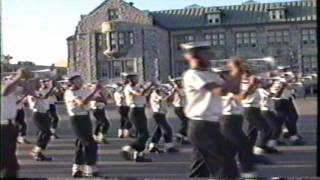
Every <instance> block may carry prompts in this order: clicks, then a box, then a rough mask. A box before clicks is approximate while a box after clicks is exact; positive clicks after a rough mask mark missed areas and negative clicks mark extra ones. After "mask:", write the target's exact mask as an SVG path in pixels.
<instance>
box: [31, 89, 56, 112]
mask: <svg viewBox="0 0 320 180" xmlns="http://www.w3.org/2000/svg"><path fill="white" fill-rule="evenodd" d="M35 94H36V96H38V97H43V96H45V93H43V92H40V91H36V92H35ZM27 100H28V104H29V107H30V109H31V110H32V111H33V112H40V113H46V112H48V110H49V108H50V107H49V102H48V100H47V99H42V98H37V97H34V96H31V95H28V96H27Z"/></svg>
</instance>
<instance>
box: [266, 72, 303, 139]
mask: <svg viewBox="0 0 320 180" xmlns="http://www.w3.org/2000/svg"><path fill="white" fill-rule="evenodd" d="M275 78H277V80H275V81H274V82H273V84H272V86H271V88H270V91H271V92H272V93H274V94H278V96H276V97H275V98H277V100H276V101H275V109H276V112H277V116H278V118H279V120H280V121H282V123H284V124H285V125H286V127H287V130H288V137H289V142H290V144H292V145H303V144H304V143H303V141H302V140H301V137H300V136H299V134H298V132H297V131H298V130H297V121H298V113H297V110H296V108H295V106H294V104H293V100H292V91H291V90H290V87H289V82H288V80H287V79H285V78H283V77H281V76H279V75H278V76H275ZM280 90H281V91H280ZM284 137H285V136H284Z"/></svg>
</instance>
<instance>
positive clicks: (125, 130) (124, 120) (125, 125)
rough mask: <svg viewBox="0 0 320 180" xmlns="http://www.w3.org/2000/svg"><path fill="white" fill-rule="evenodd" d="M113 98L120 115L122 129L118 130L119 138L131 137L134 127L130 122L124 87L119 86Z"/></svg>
mask: <svg viewBox="0 0 320 180" xmlns="http://www.w3.org/2000/svg"><path fill="white" fill-rule="evenodd" d="M113 96H114V101H115V104H116V106H117V107H118V112H119V114H120V129H118V137H119V138H128V137H129V136H130V129H131V127H132V124H131V122H130V121H129V117H128V114H129V110H130V107H129V106H128V105H127V104H126V99H125V94H124V87H123V85H121V84H118V87H117V88H116V91H115V92H114V95H113Z"/></svg>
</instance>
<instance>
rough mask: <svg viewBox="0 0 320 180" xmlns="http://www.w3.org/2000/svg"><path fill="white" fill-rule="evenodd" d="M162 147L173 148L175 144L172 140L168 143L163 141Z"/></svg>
mask: <svg viewBox="0 0 320 180" xmlns="http://www.w3.org/2000/svg"><path fill="white" fill-rule="evenodd" d="M164 147H165V148H166V149H169V148H173V147H175V144H174V143H172V142H170V143H164Z"/></svg>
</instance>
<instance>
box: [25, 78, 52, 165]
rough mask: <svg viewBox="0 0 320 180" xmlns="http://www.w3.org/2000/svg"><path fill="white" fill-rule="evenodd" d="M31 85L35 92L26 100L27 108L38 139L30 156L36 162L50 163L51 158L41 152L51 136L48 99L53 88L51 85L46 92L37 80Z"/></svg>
mask: <svg viewBox="0 0 320 180" xmlns="http://www.w3.org/2000/svg"><path fill="white" fill-rule="evenodd" d="M52 83H53V82H52ZM33 85H34V87H35V91H34V92H33V94H31V95H28V96H27V98H28V103H29V107H30V109H31V110H32V112H33V113H32V119H33V122H34V124H35V126H36V127H37V128H38V139H37V145H36V146H35V147H34V148H33V150H32V151H31V153H30V155H32V156H33V158H34V159H35V160H36V161H52V158H51V157H47V156H45V155H44V154H43V151H44V150H45V149H46V148H47V145H48V143H49V141H50V136H51V131H50V117H49V114H48V111H49V103H48V97H49V95H50V94H51V93H52V91H53V87H54V86H53V84H52V87H51V88H50V89H49V90H48V91H47V90H45V89H44V86H45V85H44V84H43V83H41V81H40V80H39V79H35V80H34V83H33Z"/></svg>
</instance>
